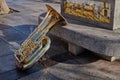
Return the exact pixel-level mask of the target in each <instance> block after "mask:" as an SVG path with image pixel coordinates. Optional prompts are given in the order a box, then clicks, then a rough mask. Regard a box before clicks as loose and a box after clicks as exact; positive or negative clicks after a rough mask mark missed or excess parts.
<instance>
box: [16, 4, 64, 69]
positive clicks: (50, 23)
mask: <svg viewBox="0 0 120 80" xmlns="http://www.w3.org/2000/svg"><path fill="white" fill-rule="evenodd" d="M46 6H47V8H48V12H47V14H46V16H45V17H44V19H43V21H42V22H41V23H40V24H39V25H38V27H37V28H36V29H35V30H34V31H33V32H32V33H31V34H30V35H29V36H28V38H27V39H26V40H25V41H24V42H23V43H22V45H21V46H20V48H19V49H18V50H17V51H16V53H15V58H16V65H17V67H18V68H19V69H21V70H25V69H28V68H30V67H31V66H32V65H33V64H34V63H36V62H37V61H38V60H39V59H40V58H41V57H42V56H43V55H44V54H45V53H46V51H47V50H48V49H49V47H50V44H51V40H50V38H49V37H47V36H46V34H47V32H49V30H50V29H52V28H53V27H54V26H55V24H57V25H61V26H62V25H66V20H65V19H64V18H63V17H62V16H61V15H60V14H59V13H58V12H57V11H56V10H55V9H53V8H52V7H51V6H49V5H46Z"/></svg>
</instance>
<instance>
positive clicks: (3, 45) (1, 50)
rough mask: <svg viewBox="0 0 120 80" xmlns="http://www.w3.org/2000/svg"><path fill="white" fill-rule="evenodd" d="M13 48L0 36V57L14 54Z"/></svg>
mask: <svg viewBox="0 0 120 80" xmlns="http://www.w3.org/2000/svg"><path fill="white" fill-rule="evenodd" d="M14 51H15V49H14V48H13V47H11V46H10V45H9V44H8V43H7V42H5V41H4V40H2V39H1V38H0V57H2V56H7V55H9V54H14Z"/></svg>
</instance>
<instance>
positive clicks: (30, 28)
mask: <svg viewBox="0 0 120 80" xmlns="http://www.w3.org/2000/svg"><path fill="white" fill-rule="evenodd" d="M36 26H37V25H19V26H15V27H14V28H15V29H16V30H18V31H20V32H22V33H24V34H25V35H27V36H29V35H30V34H31V33H32V32H33V31H34V29H35V28H36Z"/></svg>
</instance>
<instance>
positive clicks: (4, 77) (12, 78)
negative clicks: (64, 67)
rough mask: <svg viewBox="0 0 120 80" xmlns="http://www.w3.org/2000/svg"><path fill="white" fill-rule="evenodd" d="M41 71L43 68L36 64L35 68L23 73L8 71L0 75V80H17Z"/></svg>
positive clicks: (14, 70) (15, 70)
mask: <svg viewBox="0 0 120 80" xmlns="http://www.w3.org/2000/svg"><path fill="white" fill-rule="evenodd" d="M41 69H43V66H42V65H41V64H39V63H36V64H35V66H33V67H32V68H30V69H28V70H25V71H20V70H17V69H13V70H9V71H7V72H4V73H1V74H0V80H17V79H20V78H22V77H25V76H28V75H30V74H32V73H35V72H37V71H39V70H41Z"/></svg>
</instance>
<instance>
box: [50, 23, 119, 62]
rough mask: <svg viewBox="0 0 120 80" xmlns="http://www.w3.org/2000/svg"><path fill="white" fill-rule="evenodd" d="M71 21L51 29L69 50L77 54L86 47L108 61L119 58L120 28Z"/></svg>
mask: <svg viewBox="0 0 120 80" xmlns="http://www.w3.org/2000/svg"><path fill="white" fill-rule="evenodd" d="M71 22H73V23H68V25H66V26H57V27H54V29H52V31H51V33H52V34H54V35H56V36H58V37H60V38H62V39H64V40H66V41H67V42H68V50H69V51H70V52H72V53H73V54H75V55H77V54H80V53H82V52H83V51H84V49H87V50H90V51H93V52H95V54H97V55H99V56H101V57H103V58H105V59H107V60H110V61H114V60H116V59H119V58H120V29H118V30H114V31H112V30H107V29H102V28H97V27H95V26H92V25H90V24H86V23H83V22H81V23H80V22H76V21H71Z"/></svg>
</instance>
